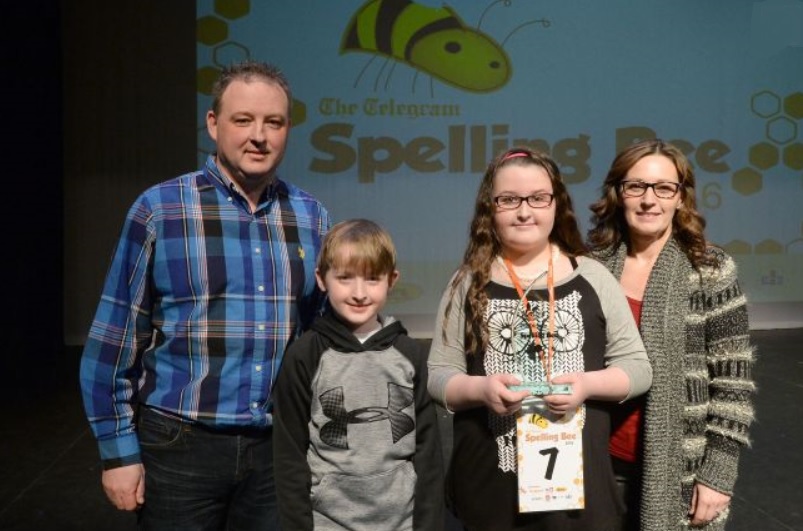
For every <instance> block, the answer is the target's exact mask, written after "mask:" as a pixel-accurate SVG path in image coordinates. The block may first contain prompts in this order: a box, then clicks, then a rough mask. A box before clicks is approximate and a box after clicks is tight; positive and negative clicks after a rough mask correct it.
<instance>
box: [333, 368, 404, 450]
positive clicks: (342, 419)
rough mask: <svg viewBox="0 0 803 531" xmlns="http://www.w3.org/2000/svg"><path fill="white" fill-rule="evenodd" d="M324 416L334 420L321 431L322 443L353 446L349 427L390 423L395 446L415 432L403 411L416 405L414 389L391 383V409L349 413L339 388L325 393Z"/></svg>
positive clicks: (362, 410)
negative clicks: (350, 440) (368, 423)
mask: <svg viewBox="0 0 803 531" xmlns="http://www.w3.org/2000/svg"><path fill="white" fill-rule="evenodd" d="M318 400H320V402H321V408H322V409H323V414H324V415H326V417H327V418H330V419H332V420H331V421H330V422H327V423H326V424H324V426H323V427H322V428H321V440H322V441H323V442H325V443H326V444H328V445H330V446H334V447H335V448H343V449H346V448H348V447H349V439H348V425H349V424H363V423H366V422H379V421H380V420H388V421H389V422H390V433H391V436H392V438H393V443H394V444H395V443H397V442H398V441H399V439H401V438H402V437H404V436H405V435H407V434H408V433H410V432H411V431H413V429H414V428H415V422H414V421H413V419H412V418H410V416H409V415H407V414H405V413H402V410H403V409H404V408H406V407H407V406H409V405H410V404H412V403H413V390H412V389H410V388H407V387H402V386H400V385H398V384H394V383H391V382H388V406H387V407H380V406H369V407H361V408H358V409H355V410H353V411H346V409H345V408H344V407H343V403H344V400H343V387H335V388H334V389H329V390H328V391H326V392H324V393H322V394H321V396H320V397H319V398H318Z"/></svg>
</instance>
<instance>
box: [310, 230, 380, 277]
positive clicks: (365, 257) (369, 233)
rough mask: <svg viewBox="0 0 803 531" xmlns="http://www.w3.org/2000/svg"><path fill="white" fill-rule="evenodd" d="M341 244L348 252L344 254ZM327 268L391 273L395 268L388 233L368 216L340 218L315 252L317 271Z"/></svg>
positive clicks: (323, 274)
mask: <svg viewBox="0 0 803 531" xmlns="http://www.w3.org/2000/svg"><path fill="white" fill-rule="evenodd" d="M344 246H348V247H349V249H348V252H347V253H344V252H343V248H344ZM330 269H344V270H351V271H357V272H359V273H362V274H364V275H371V276H379V275H383V274H387V275H392V274H393V272H394V271H395V270H396V247H395V246H394V245H393V240H392V239H391V237H390V234H389V233H388V232H387V231H386V230H385V229H383V228H382V227H380V226H379V225H377V224H376V223H374V222H373V221H370V220H367V219H350V220H347V221H341V222H340V223H338V224H337V225H335V226H334V227H332V230H330V231H329V232H328V233H327V234H326V237H325V238H324V240H323V247H322V248H321V253H320V255H318V272H319V274H320V275H321V276H322V277H323V276H325V275H326V273H327V271H329V270H330Z"/></svg>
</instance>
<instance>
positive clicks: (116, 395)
mask: <svg viewBox="0 0 803 531" xmlns="http://www.w3.org/2000/svg"><path fill="white" fill-rule="evenodd" d="M329 225H330V221H329V215H328V213H327V211H326V209H325V208H324V207H323V206H322V205H321V204H320V202H318V201H317V200H316V199H314V198H313V197H312V196H310V195H309V194H307V193H305V192H304V191H302V190H300V189H298V188H297V187H295V186H292V185H290V184H287V183H285V182H283V181H281V180H278V179H275V180H274V182H273V184H272V185H271V186H270V187H269V188H268V190H267V191H266V193H265V195H264V196H263V198H262V201H261V202H260V204H259V206H258V208H257V209H256V211H255V212H251V211H250V209H249V207H248V204H247V202H246V200H245V198H244V197H242V196H241V195H240V194H238V193H237V192H236V190H235V187H234V186H233V184H232V183H231V182H230V181H229V180H228V179H227V178H225V177H224V176H223V175H222V174H221V172H220V170H219V169H218V168H217V166H216V165H215V162H214V158H213V157H212V156H210V157H209V159H208V160H207V162H206V165H205V167H204V169H203V170H201V171H198V172H194V173H190V174H187V175H183V176H181V177H178V178H176V179H173V180H170V181H167V182H164V183H161V184H158V185H156V186H154V187H152V188H150V189H149V190H147V191H146V192H144V193H143V194H142V195H141V196H140V197H139V198H138V199H137V201H136V202H135V203H134V205H133V206H132V207H131V209H130V210H129V212H128V215H127V217H126V221H125V225H124V227H123V232H122V236H121V237H120V241H119V243H118V246H117V249H116V251H115V254H114V258H113V261H112V264H111V267H110V269H109V273H108V275H107V277H106V282H105V285H104V288H103V295H102V297H101V300H100V304H99V305H98V309H97V313H96V314H95V319H94V321H93V323H92V327H91V329H90V331H89V336H88V338H87V341H86V345H85V347H84V353H83V357H82V360H81V387H82V391H83V398H84V407H85V409H86V413H87V417H88V418H89V422H90V425H91V427H92V430H93V432H94V434H95V437H96V438H97V439H98V444H99V447H100V453H101V458H102V459H103V460H104V465H105V466H106V467H107V468H108V467H113V466H121V465H125V464H131V463H136V462H139V459H140V458H139V442H138V440H137V435H136V430H135V427H134V409H135V405H136V404H137V403H140V404H147V405H148V406H151V407H154V408H158V409H159V410H162V411H164V412H166V413H168V414H171V415H175V416H178V417H180V418H182V419H185V420H187V421H191V422H199V423H202V424H205V425H208V426H211V427H222V428H226V427H232V426H245V427H257V428H259V427H266V426H268V425H270V424H271V421H272V419H271V408H270V405H271V404H270V396H271V389H272V386H273V383H274V382H275V380H276V375H277V372H278V369H279V366H280V365H281V361H282V356H283V354H284V350H285V347H286V346H287V344H288V342H289V341H290V340H291V339H292V338H293V337H295V336H296V335H297V334H298V333H299V332H300V331H301V330H302V328H305V327H306V326H307V325H308V324H309V323H310V322H311V321H312V318H313V317H314V315H315V314H316V312H317V310H318V309H319V308H320V305H321V299H322V297H321V294H320V292H319V291H318V290H317V287H316V285H315V274H314V273H315V260H316V257H317V255H318V252H319V250H320V246H321V239H322V237H323V235H324V234H325V232H326V231H327V230H328V228H329Z"/></svg>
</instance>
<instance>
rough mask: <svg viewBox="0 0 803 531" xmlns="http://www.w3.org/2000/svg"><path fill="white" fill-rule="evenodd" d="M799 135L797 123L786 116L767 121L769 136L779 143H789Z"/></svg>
mask: <svg viewBox="0 0 803 531" xmlns="http://www.w3.org/2000/svg"><path fill="white" fill-rule="evenodd" d="M796 136H797V124H796V123H795V122H793V121H792V120H790V119H789V118H787V117H786V116H778V117H777V118H773V119H772V120H770V121H768V122H767V138H769V139H770V140H772V141H773V142H776V143H778V144H788V143H789V142H791V141H792V140H794V139H795V137H796Z"/></svg>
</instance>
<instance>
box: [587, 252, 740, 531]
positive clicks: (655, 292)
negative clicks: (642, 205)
mask: <svg viewBox="0 0 803 531" xmlns="http://www.w3.org/2000/svg"><path fill="white" fill-rule="evenodd" d="M708 252H709V253H711V254H713V256H714V257H715V258H716V260H717V263H718V264H719V267H703V268H701V270H700V271H697V270H695V269H694V268H693V267H692V264H691V262H690V261H689V259H688V258H687V257H686V255H685V254H684V253H683V251H682V250H681V248H680V247H679V245H678V243H677V242H676V241H675V240H674V239H671V240H669V241H668V242H667V244H666V245H665V246H664V248H663V250H662V251H661V253H660V255H659V256H658V259H657V261H656V263H655V266H654V267H653V270H652V272H651V274H650V277H649V280H648V282H647V287H646V291H645V293H644V299H643V301H642V314H641V330H640V331H641V334H642V339H643V340H644V346H645V347H646V349H647V355H648V357H649V359H650V362H651V363H652V368H653V384H652V388H651V389H650V391H649V392H648V394H647V397H646V405H645V409H644V426H643V433H642V436H643V442H644V444H643V453H642V456H641V457H642V460H641V466H642V474H643V475H642V492H641V494H642V495H641V507H640V510H641V531H673V530H685V529H688V528H689V527H690V525H689V519H688V511H689V507H690V506H691V498H692V492H693V488H694V484H695V482H699V483H702V484H705V485H707V486H709V487H712V488H714V489H715V490H718V491H720V492H723V493H726V494H732V493H733V487H734V484H735V482H736V477H737V469H738V464H739V455H740V453H741V450H742V448H744V447H745V446H749V444H750V439H749V435H748V429H749V426H750V424H751V422H752V421H753V419H754V409H753V403H752V400H753V395H754V393H755V383H754V382H753V379H752V365H753V360H754V356H753V348H752V347H751V344H750V337H749V326H748V319H747V306H746V299H745V296H744V294H743V292H742V290H741V288H740V287H739V282H738V279H737V275H736V264H735V263H734V261H733V259H732V258H731V257H730V256H728V255H727V254H726V253H725V252H724V251H722V250H721V249H718V248H715V247H709V249H708ZM626 253H627V250H626V246H625V245H620V246H619V247H618V248H615V249H609V250H608V251H607V252H606V251H602V252H598V253H596V257H597V258H598V259H599V260H600V261H601V262H602V263H604V264H605V265H606V267H608V269H609V270H610V271H611V272H612V273H613V274H614V276H615V277H616V278H621V276H622V270H623V267H624V261H625V257H626ZM728 513H729V511H728V510H725V511H723V513H722V514H721V515H720V516H719V517H718V518H716V519H715V520H714V521H712V522H711V523H709V524H708V525H706V526H704V527H695V528H694V529H704V530H705V531H723V530H724V529H725V524H726V522H727V519H728V516H729V514H728Z"/></svg>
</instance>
